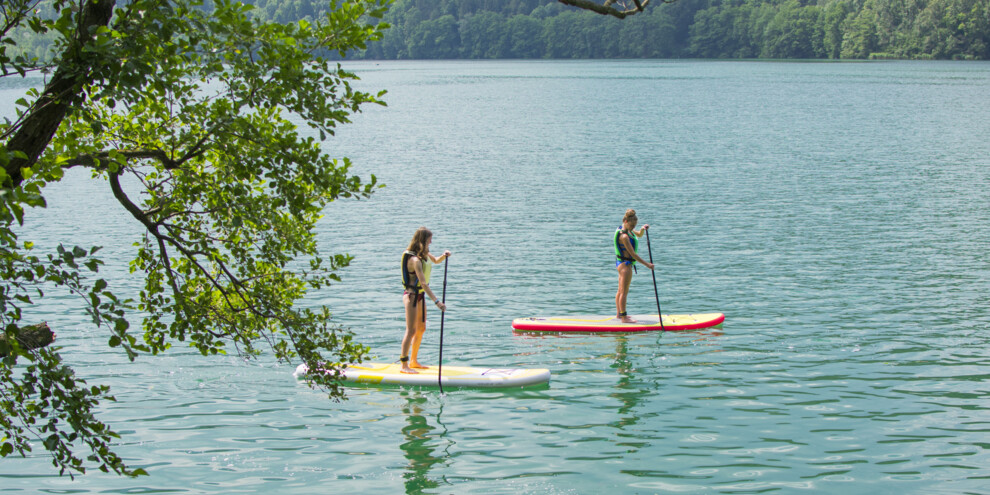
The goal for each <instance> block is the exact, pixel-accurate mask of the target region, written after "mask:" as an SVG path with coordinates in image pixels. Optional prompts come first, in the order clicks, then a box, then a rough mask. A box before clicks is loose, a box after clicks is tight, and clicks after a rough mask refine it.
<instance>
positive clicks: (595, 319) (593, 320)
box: [512, 313, 725, 332]
mask: <svg viewBox="0 0 990 495" xmlns="http://www.w3.org/2000/svg"><path fill="white" fill-rule="evenodd" d="M629 316H630V317H631V318H632V319H634V320H636V323H622V322H621V321H619V319H618V318H616V317H614V316H548V317H532V318H516V319H515V320H512V328H514V329H516V330H523V331H529V332H651V331H657V330H666V331H668V332H670V331H677V330H698V329H701V328H708V327H714V326H716V325H721V324H722V322H723V321H725V315H724V314H722V313H701V314H689V315H663V326H661V325H660V321H659V319H658V318H657V315H629Z"/></svg>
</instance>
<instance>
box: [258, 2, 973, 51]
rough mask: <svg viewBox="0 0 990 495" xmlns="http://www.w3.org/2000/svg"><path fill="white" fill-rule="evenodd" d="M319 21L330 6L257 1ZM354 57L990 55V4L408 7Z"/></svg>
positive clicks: (267, 12)
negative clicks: (616, 14) (616, 13)
mask: <svg viewBox="0 0 990 495" xmlns="http://www.w3.org/2000/svg"><path fill="white" fill-rule="evenodd" d="M255 3H256V6H257V15H261V16H265V17H268V18H272V19H276V20H280V21H285V20H289V19H299V18H303V17H305V16H307V15H317V13H318V6H319V5H321V0H255ZM384 20H385V22H388V23H389V24H390V25H391V26H392V27H391V29H389V30H388V31H386V34H385V38H384V39H383V40H382V41H380V42H377V43H374V44H372V45H370V46H369V47H368V49H367V50H364V51H363V52H361V53H360V54H358V55H356V56H352V58H365V59H380V60H389V59H458V58H466V59H499V58H550V59H559V58H564V59H570V58H771V59H774V58H783V59H870V58H898V59H964V60H986V59H990V0H806V1H799V0H678V1H677V2H674V3H671V4H658V5H655V6H650V7H649V8H648V9H647V11H646V12H644V13H641V14H637V15H633V16H630V17H628V18H626V19H622V20H620V19H615V18H611V17H606V16H601V15H597V14H594V13H591V12H587V11H582V10H579V9H575V8H571V7H566V6H564V5H562V4H560V3H557V2H555V1H553V0H397V1H396V2H395V3H394V4H393V5H392V7H391V8H390V9H389V12H388V13H387V14H386V16H385V19H384Z"/></svg>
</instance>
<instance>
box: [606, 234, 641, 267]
mask: <svg viewBox="0 0 990 495" xmlns="http://www.w3.org/2000/svg"><path fill="white" fill-rule="evenodd" d="M623 233H625V234H626V235H627V236H629V243H630V244H632V247H633V252H638V251H639V239H637V238H636V235H635V234H633V233H632V232H626V231H625V230H623V229H622V228H618V229H615V235H614V236H613V237H612V247H614V248H615V259H617V260H621V261H629V262H631V263H633V264H636V259H635V258H633V257H632V256H629V255H626V253H625V250H626V248H625V247H623V246H622V243H620V242H619V236H620V235H622V234H623Z"/></svg>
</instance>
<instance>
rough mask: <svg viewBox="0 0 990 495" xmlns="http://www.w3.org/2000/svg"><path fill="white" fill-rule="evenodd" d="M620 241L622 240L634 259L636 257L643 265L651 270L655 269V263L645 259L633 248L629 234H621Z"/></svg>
mask: <svg viewBox="0 0 990 495" xmlns="http://www.w3.org/2000/svg"><path fill="white" fill-rule="evenodd" d="M619 242H621V243H622V245H623V246H625V248H626V252H627V253H629V255H630V256H632V257H633V259H635V260H636V261H638V262H640V264H642V265H643V266H645V267H647V268H649V269H650V270H652V269H653V263H650V262H649V261H646V260H644V259H643V258H642V257H641V256H640V255H639V253H637V252H636V251H635V250H633V247H632V241H630V240H629V236H628V235H625V234H623V235H622V236H620V237H619Z"/></svg>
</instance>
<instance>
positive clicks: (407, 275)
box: [402, 251, 433, 292]
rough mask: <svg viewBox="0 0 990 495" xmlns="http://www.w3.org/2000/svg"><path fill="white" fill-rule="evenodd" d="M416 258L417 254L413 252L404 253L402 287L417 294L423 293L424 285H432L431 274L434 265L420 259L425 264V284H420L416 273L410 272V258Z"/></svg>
mask: <svg viewBox="0 0 990 495" xmlns="http://www.w3.org/2000/svg"><path fill="white" fill-rule="evenodd" d="M412 256H416V253H414V252H412V251H404V252H403V253H402V287H403V288H405V289H407V290H414V291H416V292H423V283H425V284H429V283H430V272H432V271H433V263H430V260H424V259H420V262H421V263H422V264H423V278H424V279H425V280H423V281H422V282H423V283H420V281H419V280H417V279H416V272H411V271H409V258H410V257H412Z"/></svg>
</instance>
